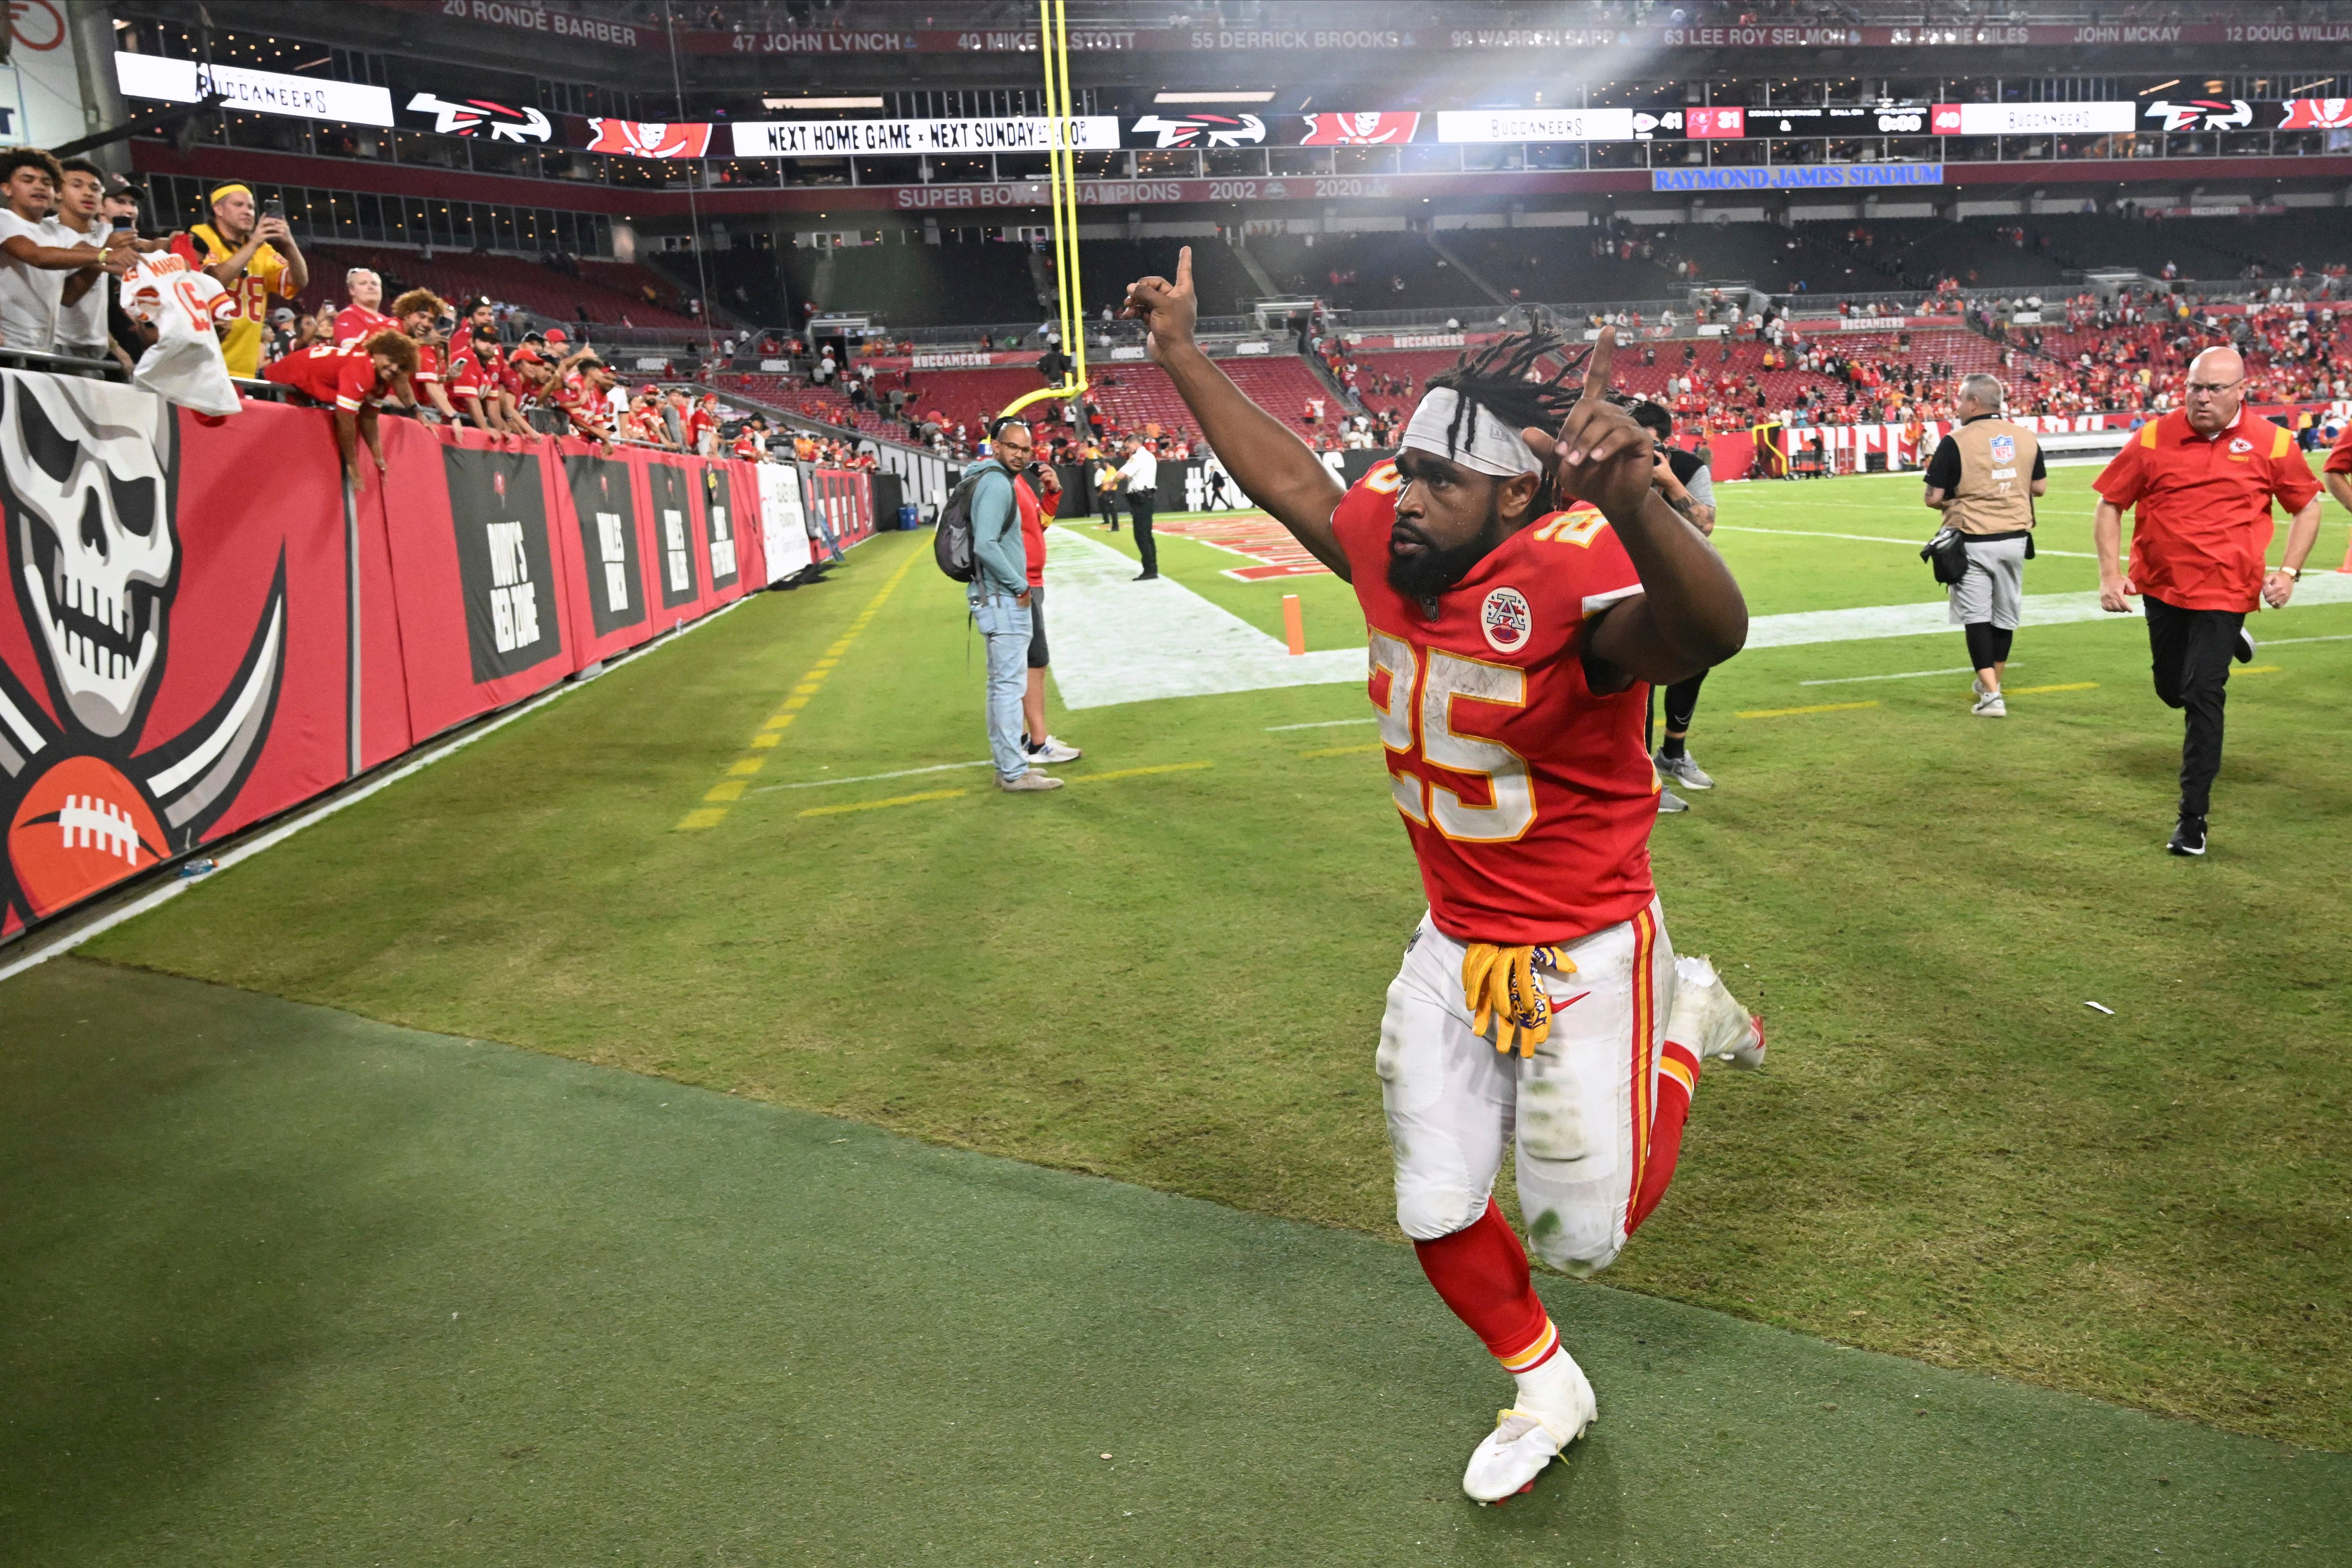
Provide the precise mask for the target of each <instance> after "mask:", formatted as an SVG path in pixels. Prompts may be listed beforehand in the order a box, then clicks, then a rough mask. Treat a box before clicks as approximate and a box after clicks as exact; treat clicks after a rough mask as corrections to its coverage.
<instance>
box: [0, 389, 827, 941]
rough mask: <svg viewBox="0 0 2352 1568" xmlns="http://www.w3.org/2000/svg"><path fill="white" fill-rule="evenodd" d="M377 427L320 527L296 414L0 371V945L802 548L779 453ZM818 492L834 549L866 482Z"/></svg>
mask: <svg viewBox="0 0 2352 1568" xmlns="http://www.w3.org/2000/svg"><path fill="white" fill-rule="evenodd" d="M383 444H384V455H385V458H386V460H387V465H388V472H386V473H383V474H381V475H379V474H378V473H377V472H376V470H375V466H374V465H373V464H372V463H369V462H366V461H364V460H363V461H362V463H361V464H360V471H361V472H360V479H359V484H358V487H357V489H356V490H355V492H354V493H353V497H352V503H353V504H352V510H351V512H350V513H349V514H348V516H347V514H346V512H345V508H344V502H343V484H342V480H341V465H340V464H339V462H338V459H337V455H336V450H335V442H334V436H333V425H332V423H331V421H330V418H329V416H328V414H327V413H326V412H325V411H323V410H320V409H297V408H290V407H286V406H282V405H280V404H277V403H268V402H248V403H247V404H245V406H244V407H243V408H242V409H241V410H240V411H239V412H238V413H236V414H235V415H233V416H230V417H228V418H226V419H218V420H211V421H204V420H199V419H198V418H197V417H196V416H195V415H194V414H191V413H187V412H186V411H184V410H176V409H173V407H172V406H171V405H170V404H168V403H165V402H163V400H162V399H160V398H158V397H156V396H154V395H153V394H152V393H150V392H145V391H143V390H140V389H137V388H132V387H128V386H122V385H118V384H114V383H110V382H99V381H90V380H84V379H80V378H58V377H51V376H46V375H40V374H35V373H28V372H24V371H0V527H5V536H6V543H5V555H6V560H7V568H8V580H9V585H10V591H9V593H8V595H7V598H6V601H5V604H0V819H5V822H6V824H7V834H8V837H7V845H6V850H5V855H0V937H5V936H9V935H12V934H14V933H16V932H19V931H22V930H23V929H24V928H25V926H26V925H27V924H29V923H31V922H34V921H37V920H41V919H44V918H46V917H47V916H49V915H55V914H57V913H58V912H59V911H61V910H63V909H66V908H68V907H70V906H72V905H73V904H78V903H79V902H80V901H82V900H84V899H87V898H89V897H90V896H91V895H93V894H98V893H100V892H102V891H104V890H105V889H106V888H107V887H109V886H110V885H111V884H113V883H117V882H120V881H121V879H123V878H124V877H128V876H132V875H136V874H137V873H141V872H144V871H149V870H152V869H153V868H154V867H155V866H156V865H158V864H159V863H161V862H166V861H169V860H171V859H173V858H174V857H177V856H179V855H182V854H185V853H186V852H189V851H191V850H194V849H195V848H197V847H199V846H201V845H203V844H206V843H209V842H212V841H215V840H217V839H219V838H221V837H223V836H225V835H226V834H228V833H232V832H235V831H238V830H240V829H243V828H246V827H248V826H250V825H252V824H253V823H255V822H257V821H263V820H264V819H267V818H269V817H272V816H275V815H277V814H278V813H279V812H282V811H285V810H289V809H290V808H292V807H295V806H298V805H299V804H300V803H302V802H303V801H304V800H310V799H311V798H312V797H314V796H317V795H319V794H320V793H321V792H323V791H325V790H328V789H333V788H335V787H336V786H338V785H340V784H341V783H343V782H344V781H346V780H347V779H351V778H352V777H354V776H355V775H356V774H358V773H360V772H362V771H364V770H365V769H367V768H373V767H375V766H376V765H378V764H380V763H383V762H386V761H389V760H391V759H393V758H397V757H398V756H400V755H401V754H402V753H403V752H404V751H406V750H408V749H409V747H411V746H412V744H414V743H415V741H419V740H424V739H427V738H429V737H432V736H434V735H436V734H438V733H439V732H441V731H443V730H446V729H447V728H448V727H451V726H452V725H455V724H458V723H461V722H463V721H464V720H466V719H467V718H471V717H473V716H477V715H479V714H483V713H487V712H489V711H491V710H493V709H496V708H499V707H502V706H507V705H508V704H509V703H513V702H516V701H519V700H520V699H522V698H524V697H527V696H530V695H533V694H534V693H536V692H539V691H541V690H544V689H545V688H547V687H548V686H551V685H554V684H555V683H556V682H558V681H561V680H562V679H564V678H566V677H567V676H569V675H572V674H574V673H576V672H577V671H579V670H580V669H582V668H583V667H585V666H586V665H587V664H591V663H593V662H594V661H595V660H597V659H601V658H604V657H605V656H608V655H609V654H612V653H619V652H621V651H623V650H625V649H626V648H628V647H631V646H634V645H635V644H636V643H642V642H644V641H645V640H646V639H647V638H648V637H650V636H651V635H652V634H653V633H654V632H657V631H661V630H664V629H667V627H669V626H671V625H674V624H676V623H677V622H679V621H683V620H690V619H693V618H695V617H697V616H699V615H702V614H706V613H708V612H710V611H712V610H714V609H717V608H719V606H721V605H723V604H725V603H727V602H729V601H731V600H733V599H736V598H738V597H740V595H741V594H742V593H743V592H745V591H747V590H748V589H751V588H753V587H758V586H761V585H764V584H765V583H766V582H768V581H770V580H773V578H775V577H781V576H783V575H786V574H787V573H788V572H789V571H791V570H797V569H798V567H799V566H801V565H805V564H806V563H807V561H808V559H809V555H810V551H809V546H808V539H807V536H806V534H805V532H804V531H803V528H802V527H801V520H802V516H803V513H802V509H801V507H800V506H799V504H798V493H797V487H796V486H794V485H793V480H794V478H795V476H794V475H793V470H792V469H791V468H790V467H789V466H785V465H757V466H756V467H755V465H751V464H748V463H740V462H736V461H733V460H717V461H702V462H688V461H681V460H678V459H676V458H671V457H665V456H662V455H656V454H653V453H649V452H646V451H645V450H643V449H640V448H623V449H620V450H618V451H617V452H608V451H604V450H600V449H597V448H594V447H592V446H591V445H590V444H588V443H586V442H583V441H576V440H570V439H566V440H563V441H560V442H559V441H555V440H545V439H542V440H538V441H533V442H530V443H527V444H520V445H519V444H515V443H513V442H511V441H509V440H502V439H496V438H492V437H489V436H486V435H482V434H479V433H477V432H456V431H449V430H435V429H430V428H427V427H425V426H423V425H420V424H417V423H413V422H411V421H408V420H394V419H387V420H385V421H384V422H383ZM256 476H267V483H266V485H259V484H257V478H256ZM769 476H774V477H769ZM834 477H835V479H836V480H837V481H838V484H837V490H838V497H837V503H838V506H839V515H840V516H841V517H842V520H843V524H844V527H845V530H846V533H847V536H848V538H845V542H848V539H849V538H864V537H865V536H866V534H869V533H871V532H872V513H871V507H870V504H867V505H866V506H865V507H863V508H862V509H861V506H860V503H859V501H858V497H859V495H860V494H861V493H862V492H864V491H865V490H866V476H864V475H862V474H841V473H835V474H834ZM656 495H658V497H659V498H660V500H661V501H662V502H663V503H664V507H663V508H662V509H666V510H668V511H672V512H674V513H675V514H676V515H677V525H678V526H677V533H676V535H675V537H676V538H678V539H679V540H680V541H681V542H682V551H681V553H682V557H683V559H682V561H681V563H680V569H681V570H682V572H683V577H684V580H685V582H686V584H687V588H686V591H685V592H684V594H683V596H682V597H681V598H678V599H677V601H676V602H675V603H674V604H673V605H672V606H671V607H669V608H667V609H664V608H663V607H662V606H661V604H660V602H659V600H658V599H657V598H656V595H655V593H654V592H653V590H654V588H655V584H656V581H657V577H656V574H657V573H659V572H661V571H663V570H665V569H666V566H667V563H666V562H664V561H662V560H660V559H657V552H656V525H655V522H654V521H653V518H654V517H655V516H656V515H657V514H656V508H655V507H654V506H653V505H652V503H653V501H654V500H655V498H656ZM788 495H789V496H790V497H792V501H791V504H790V505H784V504H781V503H782V500H783V497H786V496H788ZM771 496H774V497H777V499H778V501H779V503H780V504H778V505H776V506H774V507H771V506H770V505H769V499H768V498H769V497H771ZM770 538H774V539H775V546H774V549H773V552H771V549H770V546H769V543H768V541H769V539H770ZM771 559H776V560H777V561H779V562H781V563H782V565H781V567H780V568H779V569H778V570H774V571H773V572H772V571H771V569H770V566H769V562H770V560H771Z"/></svg>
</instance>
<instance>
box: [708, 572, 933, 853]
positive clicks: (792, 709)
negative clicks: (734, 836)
mask: <svg viewBox="0 0 2352 1568" xmlns="http://www.w3.org/2000/svg"><path fill="white" fill-rule="evenodd" d="M920 559H922V553H921V552H920V551H914V552H911V553H909V554H908V557H907V559H905V560H903V561H900V562H899V563H898V570H896V571H894V572H892V573H891V574H890V580H888V581H887V582H885V583H884V584H883V585H882V591H880V592H879V593H877V594H876V595H875V596H874V597H873V598H872V599H870V600H868V601H866V608H865V609H863V610H861V611H859V612H857V618H856V620H854V621H852V622H850V623H849V630H848V631H846V632H843V633H842V634H841V635H840V636H839V637H837V638H835V640H834V641H833V643H831V644H829V645H828V646H827V647H826V648H825V651H824V657H823V658H821V659H819V660H817V661H816V663H814V664H811V665H810V666H809V669H808V673H807V674H804V675H803V676H802V677H801V678H800V680H799V681H798V682H797V683H795V684H794V685H793V689H792V695H789V696H787V697H785V698H784V701H783V706H782V708H780V709H779V710H778V711H777V712H775V713H772V714H771V715H769V716H768V717H767V719H766V721H765V722H763V723H762V724H761V726H760V732H759V733H758V734H757V735H754V736H753V737H751V747H752V748H753V750H755V751H767V750H770V749H772V748H773V747H775V746H776V745H777V744H778V743H779V742H781V741H782V739H783V738H784V736H783V731H784V729H785V727H787V726H789V725H790V724H791V723H792V722H793V718H794V717H796V716H798V714H799V712H800V710H801V709H802V708H804V707H806V706H808V703H809V699H810V698H811V697H813V696H814V695H817V693H819V692H821V691H823V690H824V678H825V677H826V676H827V675H829V674H832V673H833V669H834V666H835V665H836V664H840V663H841V656H842V655H843V654H844V653H847V652H848V651H849V645H850V644H851V643H855V642H856V641H857V634H858V633H859V632H863V631H865V630H866V627H868V626H870V625H872V624H873V623H874V617H875V616H877V615H878V614H880V613H881V611H882V606H883V605H884V604H885V603H886V602H887V601H888V600H889V598H890V595H891V594H892V593H893V592H894V591H896V590H897V589H898V584H899V583H900V582H902V581H904V580H906V576H907V573H908V571H909V570H912V569H913V567H914V564H915V563H916V562H917V561H919V560H920ZM767 762H768V759H767V758H765V757H763V756H751V755H746V756H743V757H739V758H736V759H735V760H734V761H733V762H732V763H730V764H729V766H728V768H727V777H725V778H724V779H720V780H719V782H718V783H717V784H715V785H713V786H712V787H711V789H710V791H709V793H708V794H706V795H704V796H703V797H702V799H703V802H704V803H703V804H702V805H701V806H699V807H698V808H696V809H695V810H691V811H688V813H687V814H686V815H685V816H683V817H680V818H679V819H678V821H677V827H676V828H675V829H673V830H671V831H674V832H697V831H701V830H702V829H704V828H715V827H717V826H718V825H719V823H720V822H722V821H726V819H727V809H726V807H725V806H724V805H723V804H714V802H724V801H729V800H741V799H742V798H743V789H744V780H745V779H749V778H750V777H751V776H752V775H753V774H756V773H758V772H759V771H760V769H761V768H764V767H766V766H767ZM950 793H953V794H958V795H960V794H961V793H963V791H962V790H961V789H958V790H952V791H950ZM905 799H906V800H937V799H940V797H939V796H936V795H910V796H908V797H906V798H905ZM902 803H903V801H901V800H877V801H874V802H871V804H873V805H877V806H896V805H899V804H902ZM866 809H867V808H866V807H865V806H823V807H817V808H814V809H813V810H806V811H803V812H802V813H801V815H802V816H803V817H814V816H822V815H824V814H825V813H827V812H830V811H862V810H866Z"/></svg>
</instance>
